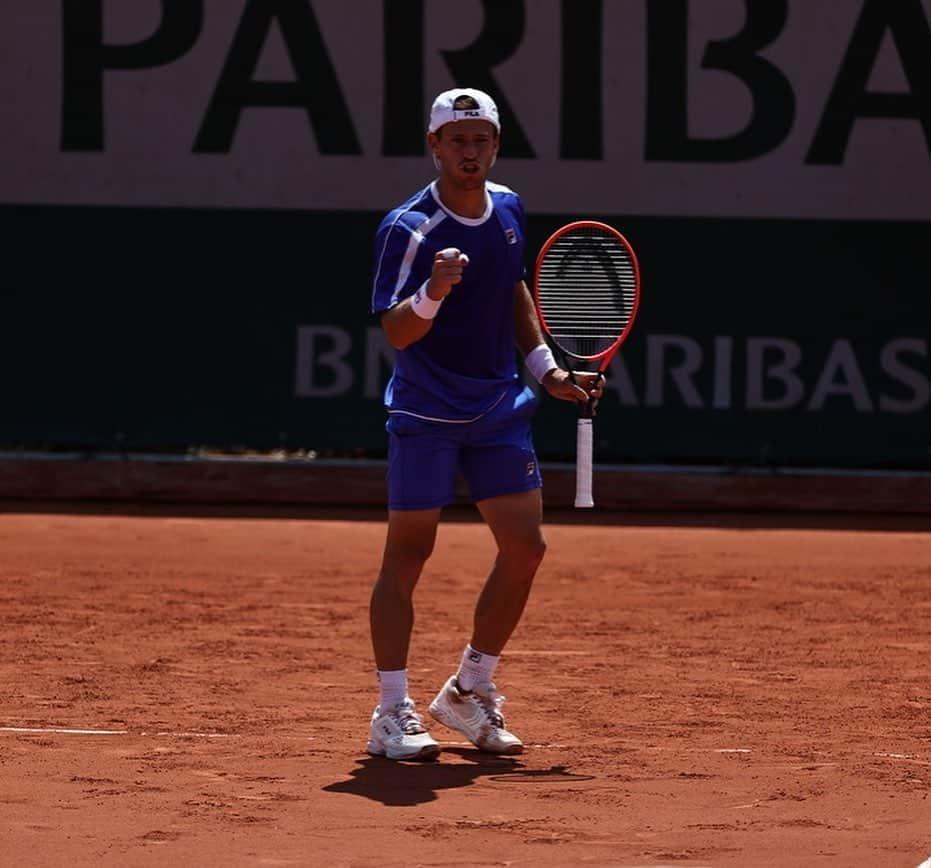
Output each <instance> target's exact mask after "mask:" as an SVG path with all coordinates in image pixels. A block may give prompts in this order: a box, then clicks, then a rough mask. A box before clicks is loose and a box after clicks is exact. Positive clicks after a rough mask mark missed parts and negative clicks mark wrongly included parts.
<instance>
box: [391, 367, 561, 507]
mask: <svg viewBox="0 0 931 868" xmlns="http://www.w3.org/2000/svg"><path fill="white" fill-rule="evenodd" d="M536 407H537V397H536V395H534V393H533V391H532V390H531V389H530V388H529V387H526V386H523V385H515V386H514V387H513V389H512V390H510V391H509V392H508V394H507V395H505V397H504V398H503V399H502V400H501V402H500V403H499V404H498V405H497V406H495V407H494V408H493V409H492V410H490V411H489V412H488V413H487V414H485V415H484V416H482V417H481V418H480V419H476V420H475V421H474V422H463V423H451V422H428V421H426V420H424V419H418V418H417V417H416V416H409V415H407V414H406V413H391V414H389V416H388V422H387V424H386V425H385V428H386V430H387V431H388V508H389V509H392V510H409V509H435V508H437V507H441V506H445V505H446V504H448V503H452V502H454V501H455V499H456V482H457V478H458V475H459V474H460V473H461V474H462V477H463V479H464V480H465V482H466V485H467V486H468V489H469V495H470V497H471V499H472V501H473V502H478V501H480V500H486V499H487V498H489V497H499V496H500V495H503V494H517V493H519V492H521V491H530V490H532V489H534V488H540V487H541V485H542V484H543V481H542V479H541V477H540V466H539V464H538V463H537V456H536V453H535V452H534V449H533V442H532V440H531V436H530V420H531V418H532V417H533V414H534V411H535V410H536Z"/></svg>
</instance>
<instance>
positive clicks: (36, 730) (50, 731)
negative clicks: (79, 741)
mask: <svg viewBox="0 0 931 868" xmlns="http://www.w3.org/2000/svg"><path fill="white" fill-rule="evenodd" d="M0 732H14V733H16V732H18V733H27V734H30V733H31V734H34V735H35V734H42V733H45V734H47V735H128V734H129V730H128V729H55V728H53V727H33V726H0Z"/></svg>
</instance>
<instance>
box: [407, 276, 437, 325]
mask: <svg viewBox="0 0 931 868" xmlns="http://www.w3.org/2000/svg"><path fill="white" fill-rule="evenodd" d="M427 282H428V281H424V283H423V284H422V285H421V287H420V289H418V290H417V292H415V293H414V294H413V295H412V296H411V310H412V311H414V313H416V314H417V316H419V317H420V318H421V319H433V317H435V316H436V312H437V311H438V310H439V309H440V305H441V304H442V303H443V299H442V298H441V299H440V300H439V301H437V300H436V299H435V298H430V296H429V295H427Z"/></svg>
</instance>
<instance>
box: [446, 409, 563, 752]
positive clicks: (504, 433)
mask: <svg viewBox="0 0 931 868" xmlns="http://www.w3.org/2000/svg"><path fill="white" fill-rule="evenodd" d="M531 412H532V407H530V406H528V404H527V403H526V401H524V400H523V399H522V397H520V396H518V398H517V399H516V400H515V402H514V404H513V406H512V408H511V410H510V412H508V411H506V410H505V412H504V416H505V418H503V419H502V418H492V419H488V420H486V421H487V424H486V425H485V426H484V427H483V428H480V430H478V431H477V433H476V436H475V437H474V438H473V440H472V442H471V444H470V447H469V448H468V449H466V450H465V451H464V453H463V456H462V463H461V467H462V470H463V473H464V475H465V477H466V480H467V482H468V484H469V487H470V490H471V492H472V495H473V498H474V499H475V501H476V505H477V507H478V509H479V511H480V512H481V514H482V517H483V518H484V519H485V521H486V523H487V524H488V526H489V528H490V529H491V532H492V534H493V535H494V537H495V541H496V543H497V546H498V552H497V557H496V558H495V562H494V565H493V567H492V569H491V572H490V574H489V576H488V578H487V579H486V581H485V584H484V586H483V588H482V591H481V594H480V595H479V599H478V602H477V604H476V608H475V614H474V623H473V632H472V637H471V640H470V642H469V644H468V645H467V646H466V648H465V651H464V652H463V656H462V660H461V661H460V665H459V669H458V671H457V673H456V674H455V675H454V676H452V677H451V678H450V679H449V680H448V681H447V682H446V684H445V685H444V686H443V688H442V689H441V690H440V692H439V694H438V695H437V696H436V698H435V699H434V700H433V702H432V703H431V704H430V713H431V714H432V715H433V716H434V717H435V718H436V719H437V720H439V721H440V722H442V723H444V724H445V725H447V726H450V727H452V728H453V729H457V730H458V731H459V732H462V733H463V734H464V735H465V736H466V737H467V738H468V739H469V740H470V741H471V742H472V743H473V744H475V745H477V746H478V747H480V748H482V749H483V750H487V751H491V752H493V753H507V754H511V753H519V752H520V751H521V750H522V749H523V745H522V744H521V741H520V739H519V738H517V736H515V735H514V734H513V733H510V732H508V731H507V729H506V728H505V725H504V717H503V715H502V713H501V704H502V703H503V701H504V697H502V696H500V695H499V694H498V693H497V691H496V688H495V685H494V683H493V681H492V676H493V674H494V670H495V668H496V666H497V664H498V659H499V656H500V654H501V651H502V650H503V649H504V646H505V645H506V643H507V641H508V639H509V638H510V636H511V634H512V633H513V632H514V629H515V627H516V626H517V624H518V623H519V621H520V618H521V615H522V614H523V611H524V607H525V606H526V604H527V599H528V597H529V594H530V589H531V587H532V585H533V579H534V576H535V575H536V572H537V568H538V567H539V566H540V562H541V561H542V559H543V555H544V553H545V551H546V542H545V539H544V536H543V531H542V527H541V523H542V498H541V496H540V486H541V484H542V483H541V478H540V472H539V467H538V464H537V459H536V455H535V454H534V450H533V446H532V443H531V440H530V427H529V416H530V414H531Z"/></svg>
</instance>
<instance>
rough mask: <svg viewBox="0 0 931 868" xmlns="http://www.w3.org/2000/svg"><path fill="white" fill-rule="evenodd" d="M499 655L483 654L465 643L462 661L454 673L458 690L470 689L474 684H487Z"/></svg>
mask: <svg viewBox="0 0 931 868" xmlns="http://www.w3.org/2000/svg"><path fill="white" fill-rule="evenodd" d="M500 659H501V658H500V657H493V656H492V655H491V654H483V653H482V652H481V651H476V650H475V649H474V648H473V647H472V646H471V645H466V647H465V651H463V652H462V662H461V663H460V664H459V671H458V672H457V673H456V681H457V682H458V684H459V689H460V690H467V691H468V690H472V689H473V688H474V687H475V685H476V684H487V683H488V682H489V681H491V676H492V675H493V674H494V672H495V667H496V666H497V665H498V661H499V660H500Z"/></svg>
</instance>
